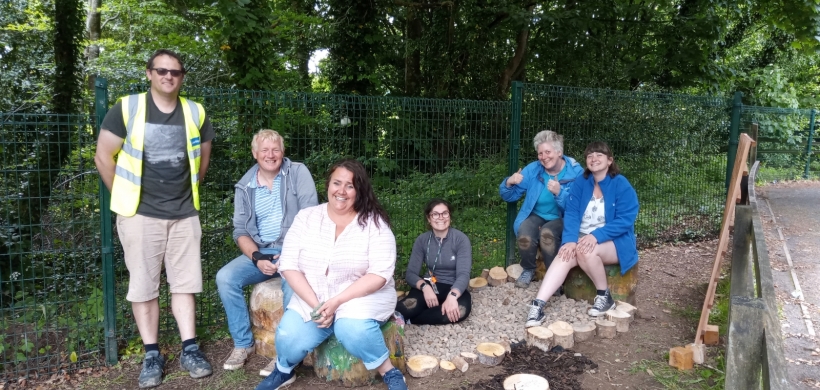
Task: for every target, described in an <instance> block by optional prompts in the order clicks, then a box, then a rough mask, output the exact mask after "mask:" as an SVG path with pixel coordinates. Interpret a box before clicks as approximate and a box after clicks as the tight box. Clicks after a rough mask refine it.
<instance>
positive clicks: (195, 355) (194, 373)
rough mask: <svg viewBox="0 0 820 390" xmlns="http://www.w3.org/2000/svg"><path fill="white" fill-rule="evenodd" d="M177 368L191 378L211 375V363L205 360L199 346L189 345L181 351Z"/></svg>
mask: <svg viewBox="0 0 820 390" xmlns="http://www.w3.org/2000/svg"><path fill="white" fill-rule="evenodd" d="M179 366H180V367H181V368H182V371H188V375H190V376H191V378H195V379H196V378H202V377H206V376H208V375H211V373H212V372H213V370H212V369H211V363H208V360H206V359H205V355H203V354H202V351H200V350H199V346H198V345H196V344H194V345H189V346H187V347H185V350H184V351H182V357H181V358H180V359H179Z"/></svg>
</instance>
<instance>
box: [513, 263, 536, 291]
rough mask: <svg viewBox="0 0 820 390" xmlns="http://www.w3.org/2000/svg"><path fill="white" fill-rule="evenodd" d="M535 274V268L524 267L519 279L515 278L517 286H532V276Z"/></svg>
mask: <svg viewBox="0 0 820 390" xmlns="http://www.w3.org/2000/svg"><path fill="white" fill-rule="evenodd" d="M534 276H535V269H527V268H524V270H523V271H521V275H520V276H518V279H516V280H515V287H518V288H527V287H529V286H530V282H532V278H533V277H534Z"/></svg>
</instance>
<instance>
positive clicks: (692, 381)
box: [630, 351, 725, 390]
mask: <svg viewBox="0 0 820 390" xmlns="http://www.w3.org/2000/svg"><path fill="white" fill-rule="evenodd" d="M668 360H669V354H668V353H666V354H664V361H658V360H647V359H644V360H641V361H639V362H635V363H633V364H632V367H631V368H630V372H631V373H633V374H634V373H637V372H645V373H647V374H648V375H649V376H651V377H653V378H655V380H656V381H658V383H660V384H661V385H662V386H663V387H664V388H665V389H668V390H684V389H685V390H690V389H703V390H723V388H724V382H725V374H724V363H723V361H724V360H723V352H722V351H721V352H720V355H719V356H718V357H717V358H716V359H715V360H716V362H717V365H718V367H717V368H712V367H706V366H696V367H695V368H694V369H692V370H688V371H680V370H678V369H677V368H674V367H671V366H669V364H667V363H666V361H668Z"/></svg>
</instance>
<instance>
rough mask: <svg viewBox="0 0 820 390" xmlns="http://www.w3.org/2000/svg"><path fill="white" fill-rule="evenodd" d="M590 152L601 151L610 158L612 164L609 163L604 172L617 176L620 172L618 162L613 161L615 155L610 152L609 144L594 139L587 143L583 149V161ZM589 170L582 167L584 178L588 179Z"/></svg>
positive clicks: (610, 175)
mask: <svg viewBox="0 0 820 390" xmlns="http://www.w3.org/2000/svg"><path fill="white" fill-rule="evenodd" d="M592 153H603V154H605V155H606V156H607V157H611V158H612V164H609V169H608V170H607V171H606V174H607V175H609V177H615V176H618V174H620V173H621V168H619V167H618V163H616V162H615V156H614V155H613V154H612V149H610V148H609V145H607V144H606V142H603V141H594V142H591V143H590V144H589V145H587V148H586V150H584V161H586V159H587V156H589V155H590V154H592ZM591 173H592V172H590V170H589V168H584V179H588V178H589V175H590V174H591Z"/></svg>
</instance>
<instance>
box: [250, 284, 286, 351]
mask: <svg viewBox="0 0 820 390" xmlns="http://www.w3.org/2000/svg"><path fill="white" fill-rule="evenodd" d="M282 298H283V294H282V279H281V278H274V279H270V280H267V281H264V282H262V283H257V284H256V285H255V286H253V290H252V291H251V299H250V317H251V333H253V340H254V345H255V346H256V348H255V349H256V353H257V354H259V355H262V356H265V357H267V358H271V359H273V358H275V357H276V344H275V343H274V342H275V340H276V327H277V326H279V321H280V320H282V315H283V314H284V313H285V308H284V307H283V306H282Z"/></svg>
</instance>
